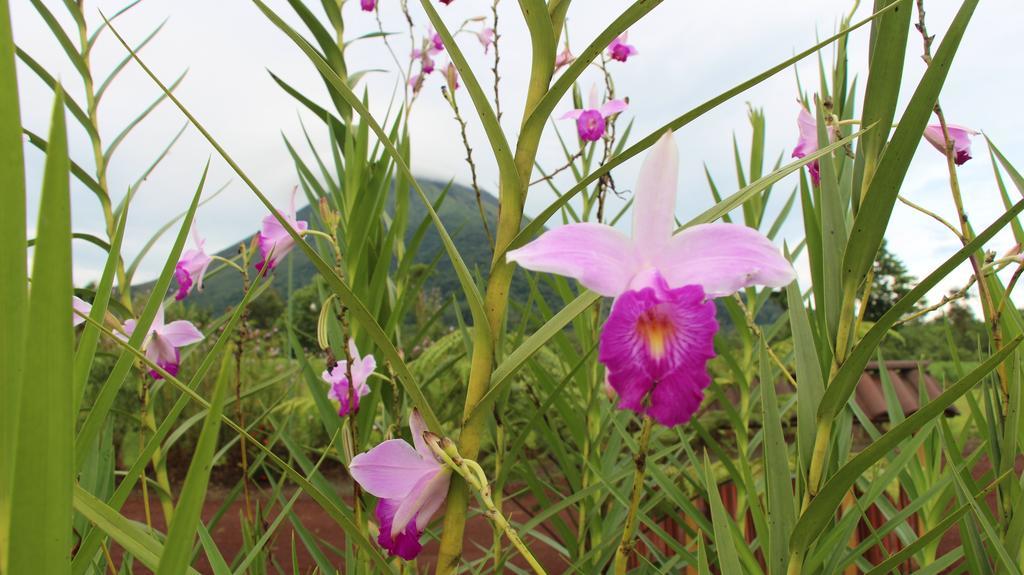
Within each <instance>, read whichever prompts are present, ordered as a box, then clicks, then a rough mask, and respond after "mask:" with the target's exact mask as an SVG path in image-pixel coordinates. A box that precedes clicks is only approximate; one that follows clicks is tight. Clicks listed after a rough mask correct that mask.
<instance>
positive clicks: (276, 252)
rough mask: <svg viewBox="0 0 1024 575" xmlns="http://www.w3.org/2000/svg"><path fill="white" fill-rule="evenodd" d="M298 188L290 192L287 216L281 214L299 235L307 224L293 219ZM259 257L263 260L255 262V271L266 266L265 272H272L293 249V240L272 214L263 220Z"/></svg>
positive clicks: (305, 228) (259, 240) (306, 227)
mask: <svg viewBox="0 0 1024 575" xmlns="http://www.w3.org/2000/svg"><path fill="white" fill-rule="evenodd" d="M297 192H298V188H296V189H294V190H292V199H291V205H290V206H289V208H288V209H289V211H288V213H287V214H282V215H283V216H284V219H285V220H287V221H288V223H289V224H290V225H291V227H292V228H294V229H295V231H297V232H299V233H300V234H301V233H302V232H304V231H306V230H307V229H308V228H309V224H308V223H306V222H304V221H298V220H296V219H295V194H296V193H297ZM257 242H258V245H259V250H260V256H261V257H262V258H263V259H261V260H260V261H258V262H256V269H257V270H259V271H263V266H268V269H267V272H268V273H269V272H272V271H274V268H275V267H277V264H278V263H280V261H281V260H282V259H283V258H284V256H286V255H288V252H290V251H292V248H294V247H295V240H294V239H292V236H291V234H289V233H288V230H286V229H285V228H284V226H282V225H281V222H278V221H277V218H275V217H274V216H273V214H271V215H269V216H267V217H265V218H263V228H262V229H261V230H260V234H259V238H258V240H257ZM268 257H269V258H270V259H269V260H268V259H267V258H268Z"/></svg>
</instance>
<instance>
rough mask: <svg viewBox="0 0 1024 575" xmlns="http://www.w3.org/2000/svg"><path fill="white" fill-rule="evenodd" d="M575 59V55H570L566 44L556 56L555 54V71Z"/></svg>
mask: <svg viewBox="0 0 1024 575" xmlns="http://www.w3.org/2000/svg"><path fill="white" fill-rule="evenodd" d="M575 59H576V57H575V56H573V55H572V52H570V51H569V47H568V46H566V47H565V49H564V50H562V51H561V52H559V53H558V56H555V71H556V72H557V71H558V70H560V69H561V68H562V67H564V66H568V65H569V63H570V62H572V61H573V60H575Z"/></svg>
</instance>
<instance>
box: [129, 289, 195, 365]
mask: <svg viewBox="0 0 1024 575" xmlns="http://www.w3.org/2000/svg"><path fill="white" fill-rule="evenodd" d="M137 324H138V322H137V321H135V320H134V319H130V320H128V321H126V322H124V333H125V335H128V336H130V335H132V333H133V332H135V327H136V326H137ZM202 340H203V334H202V333H201V332H200V331H199V330H198V329H196V326H194V325H192V322H189V321H185V320H178V321H172V322H171V323H168V324H165V323H164V306H163V305H161V306H160V308H159V309H158V310H157V311H156V316H155V317H154V318H153V323H152V324H151V325H150V326H149V333H148V334H146V337H145V339H143V340H142V351H144V352H146V357H147V358H149V360H150V361H152V362H153V363H155V364H156V365H158V366H160V367H161V368H163V370H164V371H166V372H167V373H169V374H171V375H175V376H176V375H178V366H179V365H180V364H181V353H180V352H179V351H178V349H179V348H182V347H185V346H186V345H189V344H193V343H196V342H199V341H202ZM149 375H150V376H152V377H153V379H161V378H162V377H163V376H162V375H160V372H158V371H156V370H155V369H153V370H150V372H149Z"/></svg>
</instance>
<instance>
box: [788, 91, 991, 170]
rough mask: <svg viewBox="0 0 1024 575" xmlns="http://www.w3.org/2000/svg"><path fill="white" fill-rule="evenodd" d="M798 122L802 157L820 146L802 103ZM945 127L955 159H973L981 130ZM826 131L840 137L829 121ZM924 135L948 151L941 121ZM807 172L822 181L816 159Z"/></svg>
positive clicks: (797, 150) (960, 161)
mask: <svg viewBox="0 0 1024 575" xmlns="http://www.w3.org/2000/svg"><path fill="white" fill-rule="evenodd" d="M796 124H797V128H799V131H800V139H799V140H797V143H796V147H795V148H793V157H794V158H802V157H804V156H806V155H808V154H813V153H814V152H815V151H817V150H818V123H817V122H816V121H815V119H814V116H813V115H811V113H810V112H809V111H808V110H807V108H804V107H801V108H800V113H799V115H797V117H796ZM946 130H947V131H948V132H949V139H950V141H951V142H952V144H953V154H954V156H953V161H954V162H955V163H956V165H958V166H960V165H963V164H964V163H965V162H967V160H970V159H971V136H976V135H978V134H979V133H980V132H978V131H977V130H972V129H970V128H965V127H963V126H956V125H953V124H948V125H947V126H946ZM827 132H828V138H829V141H830V142H835V141H837V140H839V130H838V129H837V128H836V126H834V125H829V126H828V128H827ZM924 139H925V140H926V141H927V142H928V143H929V144H931V145H932V146H934V147H935V149H936V150H938V151H939V152H941V153H942V154H943V155H945V154H946V138H945V136H944V135H943V133H942V126H941V125H939V124H932V125H930V126H928V127H927V128H925V129H924ZM807 172H808V173H809V174H810V175H811V181H812V182H814V185H815V186H817V185H818V184H820V183H821V174H820V172H819V169H818V161H817V160H814V161H813V162H811V163H810V164H808V165H807Z"/></svg>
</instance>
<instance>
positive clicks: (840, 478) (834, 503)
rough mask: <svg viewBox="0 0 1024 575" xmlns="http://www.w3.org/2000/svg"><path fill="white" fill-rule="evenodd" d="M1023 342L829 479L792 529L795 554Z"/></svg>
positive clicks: (996, 356)
mask: <svg viewBox="0 0 1024 575" xmlns="http://www.w3.org/2000/svg"><path fill="white" fill-rule="evenodd" d="M1020 342H1021V338H1020V337H1017V338H1015V339H1013V340H1012V341H1010V342H1008V343H1007V344H1006V345H1005V346H1004V347H1003V349H1001V350H999V351H998V352H996V353H995V354H993V355H992V356H991V357H989V358H988V359H987V360H985V361H984V362H983V363H982V364H981V365H979V366H978V367H977V368H975V369H974V370H973V371H971V372H970V373H968V374H967V375H966V376H965V377H964V378H963V379H961V380H960V381H958V382H956V383H955V384H953V385H951V386H950V387H949V388H948V389H946V391H944V392H942V394H941V395H939V396H938V397H936V398H935V399H934V400H932V401H930V402H928V403H927V404H925V405H923V406H921V408H920V409H918V410H917V411H916V412H915V413H914V414H913V415H911V416H909V417H907V418H906V419H904V420H903V422H902V423H900V424H898V425H895V426H893V427H892V429H890V430H889V431H888V432H887V433H885V434H884V435H882V437H880V438H879V439H877V440H876V441H874V442H873V443H871V445H869V446H868V447H867V448H865V449H864V450H863V451H861V452H860V453H858V454H857V455H856V456H855V457H854V458H853V459H851V460H850V461H849V462H847V463H846V464H845V465H843V466H842V467H841V468H839V470H838V471H837V472H836V473H835V475H833V476H832V477H830V478H829V479H828V481H827V482H826V483H825V485H824V487H822V489H821V491H820V492H819V493H818V495H817V496H816V497H815V498H814V499H812V500H811V503H810V505H809V506H808V507H807V509H806V510H805V511H804V513H803V515H802V516H801V517H800V520H799V521H797V524H796V527H795V528H794V529H793V537H792V539H791V540H790V549H791V550H792V551H802V550H804V549H807V547H808V546H809V545H810V544H811V542H812V541H813V540H814V538H815V537H817V536H818V535H819V534H820V533H821V532H822V530H824V529H825V526H826V525H827V524H828V522H829V521H832V520H833V518H834V517H835V510H836V509H837V508H838V507H839V505H840V503H841V502H842V500H843V497H845V496H846V493H847V492H848V491H849V489H850V488H851V487H852V486H853V484H854V483H855V482H856V481H857V479H858V478H859V477H861V476H862V475H863V474H864V472H865V471H867V470H868V469H869V468H870V467H871V466H872V465H874V464H875V463H877V462H878V461H880V460H881V459H882V458H883V457H885V456H886V455H887V454H888V453H889V452H890V451H892V450H893V449H895V448H896V447H898V446H899V445H900V443H902V442H903V440H905V439H906V438H908V437H910V436H911V435H912V434H913V433H915V432H916V431H917V430H918V429H920V428H921V426H923V425H924V424H926V423H928V422H929V421H931V420H933V419H935V418H936V417H939V416H940V415H941V414H942V413H943V411H944V410H945V409H946V408H947V407H949V406H950V405H952V404H953V402H954V401H956V400H957V399H959V398H960V397H961V396H962V395H964V394H965V393H967V392H968V391H970V390H971V389H972V388H973V387H974V386H975V385H976V384H977V383H978V382H979V381H981V380H982V379H983V378H984V377H985V376H986V375H988V374H989V373H990V372H992V370H994V369H995V368H996V367H997V366H998V365H999V364H1000V363H1002V362H1003V361H1004V360H1005V359H1006V358H1007V357H1009V355H1010V354H1011V353H1012V352H1013V350H1014V349H1016V348H1017V345H1019V344H1020Z"/></svg>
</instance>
